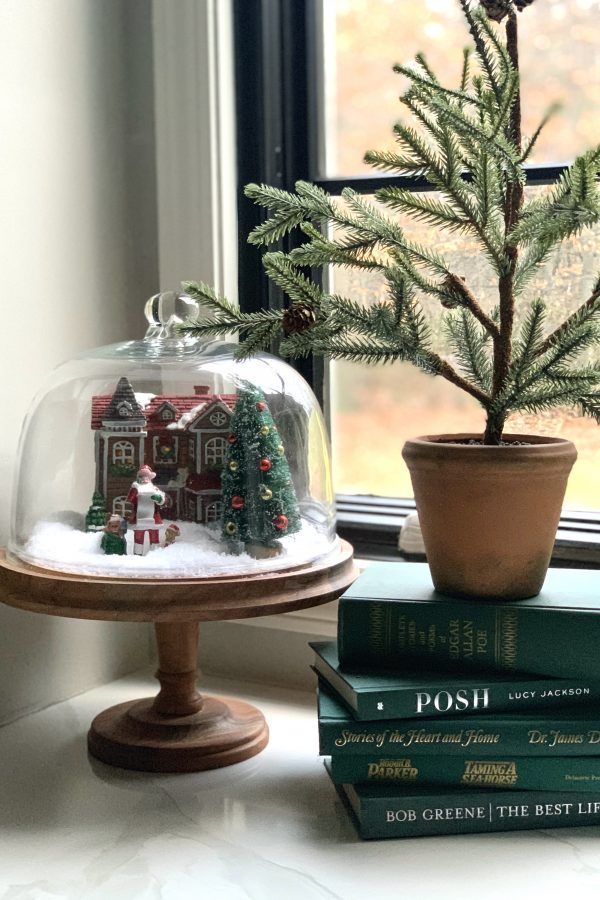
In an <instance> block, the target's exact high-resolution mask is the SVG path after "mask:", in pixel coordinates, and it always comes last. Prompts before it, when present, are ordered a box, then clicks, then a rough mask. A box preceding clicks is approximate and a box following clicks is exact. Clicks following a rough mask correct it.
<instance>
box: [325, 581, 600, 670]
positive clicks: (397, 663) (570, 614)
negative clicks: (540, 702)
mask: <svg viewBox="0 0 600 900" xmlns="http://www.w3.org/2000/svg"><path fill="white" fill-rule="evenodd" d="M598 644H600V614H598V613H596V612H588V611H585V610H578V611H567V610H560V609H551V608H546V607H533V606H530V607H527V606H522V607H520V608H519V607H516V606H515V605H505V604H496V603H479V604H476V603H464V602H461V601H457V600H452V599H450V598H448V600H447V601H444V602H441V601H440V602H432V603H427V602H415V601H410V600H385V601H382V600H366V599H361V598H354V597H342V598H341V600H340V606H339V614H338V652H339V659H340V666H341V668H342V669H347V670H348V671H360V670H361V669H367V668H368V669H371V670H380V671H381V670H387V671H394V670H398V669H400V670H401V669H402V668H404V667H405V666H406V663H407V662H412V663H414V662H418V663H421V664H424V665H427V666H428V667H430V668H435V667H436V666H437V667H440V666H441V667H443V668H446V669H449V670H452V669H460V670H461V671H463V672H465V671H470V670H472V671H483V672H485V671H488V672H527V673H532V674H537V675H549V676H557V677H566V678H570V677H581V678H588V679H594V678H597V679H598V680H600V656H599V655H598V653H597V652H596V650H597V646H598Z"/></svg>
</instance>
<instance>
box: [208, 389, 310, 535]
mask: <svg viewBox="0 0 600 900" xmlns="http://www.w3.org/2000/svg"><path fill="white" fill-rule="evenodd" d="M221 484H222V489H223V537H224V538H225V539H226V540H227V541H232V542H233V541H243V542H244V543H247V544H263V545H266V546H269V545H271V546H272V545H273V544H274V542H275V541H276V540H277V538H281V537H284V536H285V535H288V534H293V533H294V532H296V531H299V530H300V513H299V510H298V501H297V500H296V492H295V491H294V485H293V484H292V478H291V475H290V467H289V465H288V462H287V459H286V457H285V449H284V447H283V444H282V443H281V439H280V437H279V432H278V431H277V427H276V425H275V422H274V421H273V416H272V415H271V413H270V412H269V407H268V406H267V403H266V401H265V397H264V394H263V393H262V392H261V391H260V390H258V389H257V388H255V387H253V386H252V385H249V384H247V385H244V386H243V387H241V388H240V390H239V392H238V397H237V401H236V404H235V409H234V412H233V416H232V419H231V433H230V435H229V451H228V453H227V458H226V460H225V465H224V468H223V474H222V476H221Z"/></svg>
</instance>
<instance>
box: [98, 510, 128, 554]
mask: <svg viewBox="0 0 600 900" xmlns="http://www.w3.org/2000/svg"><path fill="white" fill-rule="evenodd" d="M100 546H101V548H102V550H104V552H105V553H106V555H107V556H125V555H126V554H127V543H126V541H125V537H124V535H123V530H122V522H121V518H120V517H119V516H111V517H110V519H109V520H108V522H107V523H106V527H105V529H104V534H103V535H102V540H101V541H100Z"/></svg>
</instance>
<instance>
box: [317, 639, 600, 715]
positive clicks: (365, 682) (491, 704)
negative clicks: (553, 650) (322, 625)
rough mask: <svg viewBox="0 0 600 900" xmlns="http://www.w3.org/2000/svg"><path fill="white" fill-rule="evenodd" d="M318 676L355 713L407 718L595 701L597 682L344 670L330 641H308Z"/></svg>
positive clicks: (599, 692)
mask: <svg viewBox="0 0 600 900" xmlns="http://www.w3.org/2000/svg"><path fill="white" fill-rule="evenodd" d="M310 646H311V647H312V648H313V650H314V651H315V662H314V669H315V671H316V672H317V674H318V676H319V678H321V679H323V680H324V681H325V682H326V683H327V684H328V685H329V687H331V688H332V689H333V691H334V692H335V693H336V694H337V695H338V696H339V697H340V698H341V699H342V700H343V701H344V703H345V704H346V705H347V706H348V707H349V708H350V709H351V710H352V712H353V714H354V716H355V717H356V718H357V719H411V718H417V719H418V718H421V717H425V716H443V715H451V714H455V713H461V714H462V713H465V714H466V713H477V714H481V713H488V712H490V713H495V712H502V711H504V710H506V711H509V712H512V711H517V712H518V711H519V710H523V709H526V710H527V709H557V708H560V707H561V706H565V705H566V704H567V703H568V704H569V705H576V706H578V707H579V708H581V706H583V705H588V706H589V705H591V704H594V703H595V704H598V701H599V700H600V683H594V682H591V681H587V680H584V679H581V678H579V679H573V678H571V679H568V678H532V677H530V678H527V677H524V678H521V679H518V678H516V677H515V676H511V675H506V674H504V675H499V674H489V673H488V674H483V675H479V676H473V674H471V675H465V676H457V675H454V676H451V675H445V674H444V675H440V672H439V671H438V672H424V671H419V673H418V674H402V675H395V674H389V673H385V672H381V673H377V672H375V673H366V672H365V673H350V672H343V671H342V670H341V668H340V665H339V660H338V654H337V645H336V642H335V641H323V642H316V643H312V644H311V645H310Z"/></svg>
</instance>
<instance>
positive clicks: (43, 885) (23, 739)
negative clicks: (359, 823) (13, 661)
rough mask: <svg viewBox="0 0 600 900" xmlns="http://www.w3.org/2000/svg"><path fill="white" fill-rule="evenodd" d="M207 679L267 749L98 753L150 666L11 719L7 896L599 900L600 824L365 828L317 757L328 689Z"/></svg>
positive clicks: (3, 860) (2, 748) (1, 740)
mask: <svg viewBox="0 0 600 900" xmlns="http://www.w3.org/2000/svg"><path fill="white" fill-rule="evenodd" d="M202 686H203V689H204V690H210V691H211V692H220V693H223V694H228V695H229V696H238V697H243V698H245V699H248V700H250V701H251V702H253V703H256V704H257V705H258V706H260V708H261V709H262V710H263V712H264V713H265V714H266V716H267V719H268V721H269V724H270V728H271V740H270V743H269V746H268V747H267V749H266V750H265V751H264V752H263V753H261V754H260V755H259V756H257V757H255V758H254V759H252V760H248V761H247V762H244V763H240V764H238V765H236V766H231V767H230V768H227V769H221V770H216V771H213V772H207V773H201V774H196V775H161V776H157V775H145V774H138V773H132V772H125V771H124V770H119V769H112V768H110V767H109V766H105V765H103V764H102V763H98V762H96V761H94V760H91V759H89V758H88V756H87V752H86V744H85V738H86V731H87V728H88V725H89V722H90V721H91V719H92V717H93V716H94V715H95V714H96V713H97V712H99V711H100V710H101V709H104V708H105V707H106V706H109V705H111V704H113V703H119V702H122V701H124V700H128V699H131V698H133V697H136V696H138V697H142V696H145V695H148V694H151V693H154V690H155V689H154V682H153V680H152V679H151V677H150V676H149V675H147V674H146V673H142V674H141V675H138V676H131V677H128V678H126V679H122V680H120V681H117V682H113V683H112V684H109V685H105V686H103V687H101V688H97V689H95V690H92V691H88V692H87V693H85V694H82V695H81V696H79V697H76V698H75V699H73V700H71V701H68V702H65V703H60V704H57V705H55V706H53V707H50V708H49V709H46V710H43V711H42V712H38V713H35V714H33V715H30V716H26V717H24V718H22V719H20V720H18V721H16V722H13V723H12V724H10V725H7V726H5V727H4V728H1V729H0V760H1V762H2V779H1V782H0V784H1V786H0V810H1V813H0V816H1V819H0V822H1V834H0V898H2V900H199V898H202V900H338V898H339V900H359V898H360V900H364V898H365V897H369V898H373V900H392V898H394V900H397V898H400V897H402V898H408V900H419V898H436V900H437V898H444V900H452V898H458V897H460V898H461V900H471V898H473V900H475V898H477V900H482V898H483V900H496V898H498V900H500V898H502V900H507V898H509V897H510V898H511V900H520V898H528V900H531V898H538V897H549V898H554V897H561V898H564V897H568V896H569V895H571V896H572V897H577V900H587V898H594V900H597V898H598V896H599V892H600V841H599V840H598V838H599V837H600V829H598V828H581V829H562V830H552V831H550V830H548V831H538V832H515V833H511V834H493V835H469V836H463V837H459V836H456V837H443V838H441V837H440V838H418V839H412V840H404V841H371V842H363V841H360V840H359V839H358V837H357V836H356V833H355V831H354V828H353V826H352V824H351V823H350V821H349V819H348V817H347V814H346V812H345V810H344V809H343V808H342V806H341V803H340V801H339V800H338V798H337V795H336V794H335V791H334V789H333V787H332V785H331V784H330V782H329V780H328V778H327V776H326V775H325V773H324V771H323V767H322V764H321V761H320V760H319V758H318V757H317V735H316V716H315V711H314V705H315V704H314V697H313V696H311V695H308V694H304V693H294V692H291V691H284V690H278V689H275V688H266V687H259V686H248V685H245V686H244V687H243V689H242V688H240V686H239V685H236V684H233V683H227V682H224V681H218V682H217V681H215V680H209V679H206V680H205V682H204V683H203V685H202Z"/></svg>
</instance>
